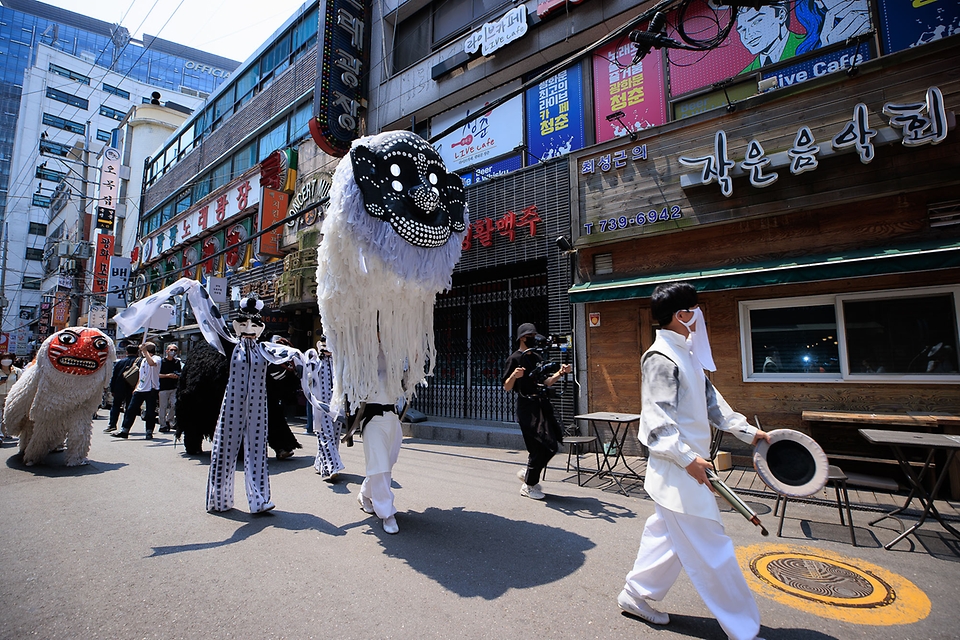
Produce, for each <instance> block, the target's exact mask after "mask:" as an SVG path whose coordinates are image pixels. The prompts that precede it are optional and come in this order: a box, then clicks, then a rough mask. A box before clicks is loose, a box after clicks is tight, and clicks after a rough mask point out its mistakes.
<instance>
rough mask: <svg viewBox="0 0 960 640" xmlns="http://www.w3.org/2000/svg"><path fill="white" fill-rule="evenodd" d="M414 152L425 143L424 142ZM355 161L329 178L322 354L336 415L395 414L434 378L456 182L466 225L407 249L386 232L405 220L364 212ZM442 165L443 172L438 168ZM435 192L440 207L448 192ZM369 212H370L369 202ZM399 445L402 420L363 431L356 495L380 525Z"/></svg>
mask: <svg viewBox="0 0 960 640" xmlns="http://www.w3.org/2000/svg"><path fill="white" fill-rule="evenodd" d="M412 135H413V134H409V133H407V132H389V133H384V134H380V135H378V136H373V137H367V138H362V139H360V140H357V141H355V142H354V143H353V147H354V149H356V147H358V146H370V147H372V146H373V145H375V144H380V143H384V142H389V141H391V140H393V139H397V138H401V137H403V136H412ZM416 140H419V138H416ZM420 143H422V144H423V145H425V144H426V143H425V142H423V141H422V140H420ZM413 144H419V143H417V142H416V141H414V143H413ZM427 148H429V147H427ZM430 151H432V149H429V151H426V150H425V152H424V153H426V154H429V152H430ZM351 155H352V154H348V155H347V156H345V157H344V158H343V159H341V160H340V163H339V165H338V166H337V169H336V172H335V173H334V176H333V185H332V187H331V190H330V205H329V208H328V210H327V213H326V216H325V218H324V221H323V227H322V232H323V241H322V242H321V243H320V246H319V247H318V249H317V262H318V264H319V266H318V267H317V302H318V305H319V307H320V316H321V318H322V321H323V326H324V333H325V334H326V336H327V347H328V349H329V350H330V352H331V353H332V354H333V395H332V401H331V409H332V412H333V413H334V415H337V414H339V413H341V412H343V411H344V410H345V407H344V402H345V401H346V402H347V403H348V407H346V408H347V409H350V410H352V411H356V410H357V409H358V407H359V405H360V404H361V403H377V404H384V405H396V404H397V403H398V402H400V401H401V400H406V401H409V400H410V398H411V397H412V395H413V393H414V388H415V387H416V385H417V384H419V383H421V382H424V381H425V379H426V377H427V376H428V375H431V374H432V373H433V366H434V363H435V361H436V348H435V346H434V335H433V303H434V299H435V297H436V294H437V293H438V292H440V291H443V290H445V289H448V288H449V287H450V283H451V275H452V273H453V267H454V265H455V264H456V263H457V261H458V260H459V259H460V252H461V244H462V239H463V233H462V232H458V231H462V230H464V229H465V220H466V217H467V216H466V206H465V204H463V202H462V185H460V184H459V178H457V181H458V184H457V187H456V188H457V189H459V194H460V196H459V197H460V198H461V200H458V201H457V205H458V208H457V215H458V216H459V215H460V214H461V212H462V219H457V220H453V219H451V223H452V224H451V227H452V228H453V229H454V230H453V232H451V233H450V235H449V239H447V238H446V236H441V239H440V240H439V241H436V236H433V239H434V240H435V242H434V245H433V246H432V247H424V246H415V245H414V244H411V243H409V242H407V241H406V240H404V239H403V238H402V237H401V236H400V235H399V234H398V233H397V232H396V231H395V230H394V228H393V227H392V226H391V222H393V223H397V224H401V225H403V224H407V223H406V222H405V221H404V220H398V219H397V218H392V219H391V222H388V221H386V220H383V219H379V218H377V217H374V216H373V215H371V213H369V212H368V210H367V209H366V208H365V206H364V198H363V194H362V193H361V189H360V187H359V186H358V184H357V181H356V179H355V173H354V166H353V162H352V160H351ZM407 157H408V158H413V160H410V162H415V161H417V160H418V158H417V154H410V155H408V156H407ZM423 158H424V154H420V156H419V161H420V162H419V163H418V164H417V166H418V168H420V167H422V166H423ZM431 166H433V165H431ZM439 166H440V168H441V169H443V167H442V161H440V164H439ZM444 171H445V170H444ZM398 174H399V171H398V172H397V173H394V176H397V175H398ZM380 179H381V180H385V181H387V182H386V184H388V185H389V184H390V182H389V181H390V180H391V179H393V180H394V182H393V183H392V184H393V185H397V186H396V187H395V188H396V191H397V193H398V194H401V195H402V194H404V193H406V191H403V190H401V189H400V186H403V187H406V186H408V185H400V184H399V182H397V181H396V180H397V178H391V176H384V177H382V178H380ZM442 179H443V180H446V179H447V178H446V176H443V178H442ZM426 186H427V187H429V185H426ZM433 191H434V192H438V190H437V189H434V190H433ZM450 191H453V190H450ZM440 193H441V195H440V197H441V198H443V197H446V194H447V191H443V192H440ZM397 197H398V198H399V197H401V196H397ZM431 197H434V196H431ZM414 202H415V203H416V201H415V200H414ZM374 206H375V205H374ZM368 207H371V208H372V206H371V205H370V204H369V203H368ZM460 207H462V209H461V208H460ZM378 212H381V213H382V212H383V210H382V209H380V210H378ZM384 216H385V214H384ZM454 225H455V227H454ZM437 228H438V227H433V228H431V230H433V229H437ZM441 242H442V244H439V243H441ZM400 439H401V431H400V421H399V418H398V416H397V415H396V414H395V413H386V414H384V415H383V416H377V417H375V418H373V419H372V420H370V422H369V423H368V424H367V425H366V427H365V430H364V432H363V444H364V457H365V459H366V467H367V468H366V473H367V476H368V480H366V481H364V486H363V487H362V489H361V495H362V496H363V497H364V498H365V499H366V500H367V502H366V506H364V509H365V510H368V506H369V501H372V503H373V509H374V510H375V512H376V514H377V515H378V516H379V517H380V518H384V519H386V518H388V517H390V516H392V515H393V513H395V512H396V509H395V508H394V506H393V496H392V492H391V491H390V489H389V487H390V474H391V468H392V467H393V463H394V462H396V456H397V453H398V452H399V448H400ZM375 476H376V477H375ZM371 491H372V493H371Z"/></svg>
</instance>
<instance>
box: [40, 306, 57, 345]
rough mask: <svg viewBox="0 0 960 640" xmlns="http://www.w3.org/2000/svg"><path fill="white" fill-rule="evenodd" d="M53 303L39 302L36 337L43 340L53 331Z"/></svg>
mask: <svg viewBox="0 0 960 640" xmlns="http://www.w3.org/2000/svg"><path fill="white" fill-rule="evenodd" d="M52 327H53V303H52V302H41V303H40V315H39V322H38V323H37V337H38V338H39V339H40V340H45V339H46V337H47V336H49V335H50V334H51V333H52V332H53V331H52Z"/></svg>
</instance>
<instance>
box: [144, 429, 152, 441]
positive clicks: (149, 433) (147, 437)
mask: <svg viewBox="0 0 960 640" xmlns="http://www.w3.org/2000/svg"><path fill="white" fill-rule="evenodd" d="M143 439H144V440H153V431H147V435H145V436H144V437H143Z"/></svg>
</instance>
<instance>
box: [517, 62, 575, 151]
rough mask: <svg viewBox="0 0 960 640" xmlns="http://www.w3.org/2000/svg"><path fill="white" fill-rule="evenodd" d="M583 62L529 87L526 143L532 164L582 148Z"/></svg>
mask: <svg viewBox="0 0 960 640" xmlns="http://www.w3.org/2000/svg"><path fill="white" fill-rule="evenodd" d="M581 78H582V73H581V71H580V65H579V64H575V65H573V66H572V67H570V68H569V69H564V70H563V71H561V72H560V73H558V74H556V75H554V76H551V77H549V78H547V79H546V80H544V81H543V82H541V83H540V84H538V85H537V86H535V87H531V88H530V89H528V90H527V146H528V148H529V150H530V163H531V164H533V163H534V162H540V161H542V160H549V159H550V158H556V157H559V156H562V155H564V154H567V153H570V152H571V151H575V150H576V149H580V148H582V147H583V144H584V139H585V137H586V135H585V133H584V120H583V86H582V85H583V81H582V79H581Z"/></svg>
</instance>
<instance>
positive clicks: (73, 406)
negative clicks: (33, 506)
mask: <svg viewBox="0 0 960 640" xmlns="http://www.w3.org/2000/svg"><path fill="white" fill-rule="evenodd" d="M116 359H117V355H116V352H115V350H114V346H113V341H112V340H110V338H108V337H107V336H106V335H104V334H103V333H102V332H101V331H100V330H98V329H90V328H86V327H68V328H66V329H63V330H62V331H58V332H57V333H55V334H53V335H52V336H50V337H49V338H47V339H46V340H44V341H43V344H42V345H41V346H40V350H39V351H38V352H37V358H36V361H35V364H34V365H33V366H31V367H28V368H27V369H26V370H24V372H23V375H21V376H20V379H19V380H17V382H16V384H14V385H13V388H11V389H10V391H9V393H8V394H7V400H6V404H5V406H4V410H3V421H4V424H5V426H6V429H7V433H8V434H9V435H12V436H20V452H21V453H22V454H23V461H24V463H25V464H26V465H27V466H32V465H34V464H36V463H37V462H40V461H41V460H42V459H43V457H44V456H45V455H46V454H47V453H49V452H50V451H53V450H54V449H55V448H57V447H58V446H59V445H61V444H62V443H63V440H64V438H66V440H67V458H66V464H67V466H70V467H72V466H77V465H81V464H85V463H86V461H87V454H88V453H90V434H91V432H92V431H93V421H92V419H91V416H93V414H94V413H95V412H96V410H97V407H98V406H100V401H101V399H102V397H103V389H104V387H106V386H107V384H108V382H109V380H110V374H111V373H112V371H113V363H114V361H115V360H116Z"/></svg>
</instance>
